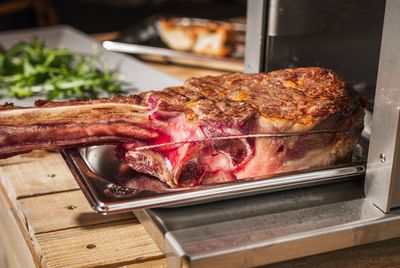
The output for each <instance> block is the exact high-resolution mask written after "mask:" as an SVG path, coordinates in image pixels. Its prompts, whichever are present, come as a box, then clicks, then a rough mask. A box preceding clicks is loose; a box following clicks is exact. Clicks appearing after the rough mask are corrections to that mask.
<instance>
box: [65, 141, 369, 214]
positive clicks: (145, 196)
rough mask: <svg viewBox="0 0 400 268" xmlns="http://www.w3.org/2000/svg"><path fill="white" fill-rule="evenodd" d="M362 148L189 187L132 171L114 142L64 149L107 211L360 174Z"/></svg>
mask: <svg viewBox="0 0 400 268" xmlns="http://www.w3.org/2000/svg"><path fill="white" fill-rule="evenodd" d="M363 151H364V152H365V150H362V148H361V146H360V145H359V146H358V148H357V149H356V150H355V151H354V153H353V155H354V156H353V162H351V163H347V164H342V165H336V166H332V167H329V168H325V169H312V170H302V171H301V172H291V173H284V174H283V173H282V174H275V175H273V176H265V177H261V178H250V179H248V180H242V181H238V182H230V183H223V184H215V185H200V186H197V187H194V188H190V189H186V188H183V189H170V188H168V187H167V186H165V185H164V184H163V183H162V182H160V181H158V180H156V179H151V178H150V177H149V176H146V175H143V174H140V173H136V172H134V171H133V170H131V169H130V168H129V167H127V166H125V165H124V164H123V163H121V162H120V161H119V160H118V159H117V158H116V157H115V155H114V146H113V145H102V146H92V147H87V148H82V149H66V150H63V151H62V155H63V157H64V159H65V161H66V163H67V165H68V167H69V168H70V170H71V172H72V174H73V175H74V177H75V179H76V181H77V182H78V184H79V186H80V188H81V189H82V191H83V193H84V194H85V196H86V198H87V199H88V201H89V203H90V205H91V206H92V207H93V209H94V210H96V211H97V212H99V213H102V214H109V213H116V212H125V211H131V210H134V209H142V208H150V207H160V206H171V205H188V204H194V203H202V202H209V201H215V200H221V199H228V198H234V197H239V196H246V195H252V194H258V193H265V192H272V191H280V190H284V189H292V188H298V187H305V186H311V185H318V184H322V183H329V182H337V181H340V180H346V179H349V178H354V177H355V176H360V177H362V176H363V175H364V174H365V161H364V160H363V159H364V156H362V152H363Z"/></svg>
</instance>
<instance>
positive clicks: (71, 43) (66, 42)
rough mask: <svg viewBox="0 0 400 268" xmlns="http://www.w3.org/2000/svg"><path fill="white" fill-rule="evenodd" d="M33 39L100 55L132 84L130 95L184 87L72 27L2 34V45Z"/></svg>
mask: <svg viewBox="0 0 400 268" xmlns="http://www.w3.org/2000/svg"><path fill="white" fill-rule="evenodd" d="M33 36H37V37H39V38H40V39H42V40H44V41H45V42H46V45H47V46H48V47H51V48H58V47H61V46H62V47H65V48H67V49H69V50H71V51H75V52H84V53H100V55H101V59H102V61H105V62H107V63H108V64H109V66H110V68H111V69H115V68H117V69H118V73H119V74H120V75H121V76H122V79H123V80H124V81H126V82H127V83H128V85H127V88H134V89H132V90H131V91H130V92H129V93H131V94H134V93H137V92H138V91H143V90H150V89H152V90H154V89H162V88H164V87H167V86H176V85H180V84H182V82H181V81H179V80H177V79H175V78H172V77H170V76H168V75H166V74H164V73H162V72H159V71H157V70H154V69H153V68H151V67H149V66H147V65H146V64H144V63H142V62H141V61H139V60H137V59H135V58H133V57H131V56H128V55H124V54H121V53H115V52H110V51H106V50H104V49H103V48H102V46H101V45H100V44H98V43H97V42H95V41H93V40H92V39H91V38H90V37H89V36H87V35H86V34H84V33H82V32H80V31H78V30H76V29H74V28H72V27H69V26H64V25H60V26H53V27H47V28H36V29H28V30H17V31H10V32H2V33H0V44H1V45H2V46H4V47H5V48H9V47H11V46H12V45H14V44H16V43H18V42H20V41H28V42H29V41H31V40H32V37H33ZM36 99H37V97H32V98H27V99H23V100H18V99H15V98H12V99H11V98H4V99H0V104H4V103H5V102H12V103H14V104H15V105H21V106H30V105H32V104H33V103H34V101H35V100H36Z"/></svg>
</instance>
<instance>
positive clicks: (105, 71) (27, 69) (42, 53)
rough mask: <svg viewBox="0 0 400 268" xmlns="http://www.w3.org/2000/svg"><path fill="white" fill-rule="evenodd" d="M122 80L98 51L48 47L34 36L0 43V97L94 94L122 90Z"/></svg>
mask: <svg viewBox="0 0 400 268" xmlns="http://www.w3.org/2000/svg"><path fill="white" fill-rule="evenodd" d="M123 85H124V83H123V82H122V81H121V80H120V79H119V77H118V75H117V73H116V72H115V71H112V70H110V69H109V68H107V66H106V64H105V63H102V62H101V61H100V60H99V56H98V55H86V54H78V53H73V52H71V51H69V50H67V49H64V48H59V49H50V48H48V47H46V46H45V43H44V42H43V41H42V40H40V39H38V38H36V37H34V38H33V39H32V42H31V43H26V42H21V43H18V44H16V45H14V46H13V47H11V48H10V49H8V50H6V49H3V48H1V47H0V89H3V90H6V91H7V92H5V93H3V94H0V98H1V97H7V96H8V97H16V98H20V99H22V98H26V97H31V96H39V97H45V98H46V99H48V100H54V99H66V98H83V99H86V98H96V97H98V96H99V94H101V93H107V95H112V94H119V93H123V90H122V86H123Z"/></svg>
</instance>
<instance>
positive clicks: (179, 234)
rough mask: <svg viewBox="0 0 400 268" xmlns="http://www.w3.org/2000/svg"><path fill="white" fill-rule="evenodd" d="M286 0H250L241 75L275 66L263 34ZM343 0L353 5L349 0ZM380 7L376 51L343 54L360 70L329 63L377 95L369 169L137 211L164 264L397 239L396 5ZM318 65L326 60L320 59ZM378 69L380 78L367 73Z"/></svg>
mask: <svg viewBox="0 0 400 268" xmlns="http://www.w3.org/2000/svg"><path fill="white" fill-rule="evenodd" d="M288 2H293V1H284V0H282V1H279V0H271V1H266V0H254V1H248V7H247V8H248V15H247V25H248V26H247V33H246V34H247V36H246V62H245V64H246V70H247V71H249V72H261V71H268V70H270V69H271V68H274V66H275V65H274V63H273V61H272V60H270V59H269V57H270V58H271V57H272V58H273V57H274V55H271V51H273V50H272V49H273V45H274V44H275V45H276V42H277V41H276V40H277V39H274V38H270V39H268V37H269V36H273V35H274V34H273V33H274V30H276V29H279V27H280V25H278V24H277V23H276V22H277V20H273V18H274V16H277V15H279V14H280V13H284V12H285V11H287V8H290V6H288ZM296 2H303V3H306V4H307V3H308V4H310V3H311V4H312V2H316V1H312V0H302V1H296ZM323 2H329V1H323ZM331 2H334V1H331ZM335 2H341V1H335ZM342 2H345V3H346V4H347V5H349V3H350V4H351V2H352V1H347V0H343V1H342ZM353 2H355V1H353ZM358 2H361V3H364V2H363V1H358ZM366 2H368V3H369V4H371V3H372V2H374V1H366ZM366 2H365V3H366ZM375 3H378V2H377V1H375ZM285 4H286V6H285ZM372 4H373V3H372ZM378 4H379V6H381V7H382V19H383V23H381V25H380V27H381V31H379V34H378V35H377V36H375V40H378V42H377V43H374V44H375V47H377V48H378V51H377V53H376V55H375V54H373V53H372V52H371V51H370V52H371V53H370V54H368V55H369V56H370V57H368V55H365V54H364V58H363V57H360V58H358V60H360V61H361V62H357V63H355V62H352V60H354V59H349V58H346V59H341V60H344V61H347V62H348V64H350V65H351V66H353V67H352V68H359V69H360V70H361V71H359V72H356V71H354V70H353V71H350V72H346V68H345V67H343V66H342V65H334V66H333V68H335V67H337V68H338V69H339V73H341V74H342V75H343V76H345V79H346V80H348V81H350V82H354V83H353V85H354V86H355V87H360V83H358V82H359V81H360V77H362V76H363V75H364V76H368V77H366V78H365V81H364V83H361V84H362V86H363V87H364V89H365V88H366V89H367V90H371V89H372V90H373V91H374V93H375V94H370V95H369V97H370V98H371V102H372V100H373V109H371V110H373V113H372V120H370V121H371V122H369V119H368V118H366V125H367V126H370V127H371V130H370V133H369V131H368V129H366V131H365V133H364V135H363V136H364V137H366V138H367V139H369V147H368V146H367V147H364V148H363V150H364V151H365V152H364V153H366V151H367V152H368V158H367V162H366V172H365V173H363V174H362V175H356V176H351V177H348V178H345V179H343V180H341V181H332V182H325V183H321V184H319V185H312V186H307V187H296V188H295V189H287V188H285V189H284V190H279V189H278V190H275V191H274V192H266V193H263V194H258V195H253V196H247V197H240V198H235V199H231V200H223V201H217V202H212V203H202V204H197V205H191V206H176V207H165V208H152V209H144V210H137V211H135V214H136V216H137V217H138V219H139V220H140V222H141V223H142V224H143V225H144V226H145V228H146V229H147V231H148V232H149V234H150V235H151V236H152V238H153V239H154V240H155V241H156V243H157V244H158V246H159V247H160V248H161V249H162V250H163V251H164V252H165V254H166V257H167V262H168V266H169V267H251V266H260V265H265V264H271V263H277V262H281V261H285V260H291V259H295V258H299V257H304V256H309V255H313V254H318V253H323V252H329V251H333V250H337V249H343V248H348V247H353V246H357V245H362V244H366V243H372V242H376V241H381V240H385V239H390V238H395V237H400V176H399V172H400V170H399V153H400V151H399V150H400V146H399V143H400V141H399V139H400V122H399V120H400V116H399V115H400V75H399V74H398V72H399V70H400V54H399V51H400V45H399V44H400V1H398V0H387V1H386V3H385V1H380V3H378ZM327 5H328V4H327ZM308 6H309V5H308ZM305 7H307V5H305ZM353 7H354V6H353ZM285 8H286V9H285ZM376 12H378V10H376ZM307 14H308V15H310V14H311V15H312V14H314V15H315V14H318V13H316V12H309V13H307ZM363 14H364V13H363ZM297 15H299V14H297ZM377 16H378V13H377ZM378 24H379V23H378ZM382 29H383V30H382ZM334 30H335V29H334ZM271 32H272V35H271ZM381 33H382V35H380V34H381ZM275 36H276V35H275ZM305 36H313V35H307V34H306V35H305ZM314 37H315V35H314ZM289 39H290V40H292V41H293V38H292V39H291V38H288V40H289ZM371 40H372V39H371ZM371 40H370V41H371ZM353 41H354V40H353ZM372 41H373V40H372ZM372 41H371V42H372ZM271 42H275V43H272V44H271ZM337 42H338V43H339V42H340V40H338V41H337ZM294 43H296V42H294ZM348 43H349V44H350V42H348ZM308 45H311V43H310V44H308ZM338 46H339V44H338ZM358 46H360V50H363V49H365V50H368V49H372V50H373V47H369V48H368V44H364V43H362V42H360V43H358ZM379 47H380V49H379ZM315 49H318V48H315ZM286 51H290V50H286ZM309 51H310V50H309ZM300 54H301V53H300ZM300 54H299V55H300ZM317 54H318V53H317ZM321 55H323V53H321ZM292 56H293V55H292ZM295 56H296V55H295ZM374 57H375V58H374ZM299 58H300V60H299ZM292 59H294V60H293V62H291V63H288V66H292V65H296V64H300V65H301V64H302V62H301V56H299V57H292ZM378 61H379V65H378V64H377V62H378ZM330 63H332V62H329V61H328V62H327V65H328V66H325V67H330V66H329V64H330ZM308 64H312V62H311V63H308ZM315 64H321V65H324V62H323V59H322V58H321V62H319V63H318V62H316V63H315ZM369 64H370V65H374V64H375V65H374V66H375V67H374V66H372V67H371V66H370V65H369ZM341 66H342V67H341ZM378 66H379V67H378ZM331 67H332V66H331ZM374 68H375V69H374ZM374 70H377V76H375V77H371V76H374ZM346 74H349V76H348V77H346ZM375 81H377V82H376V90H375V89H374V88H375V85H374V83H375ZM367 95H368V94H367ZM371 96H372V97H371ZM371 108H372V107H371Z"/></svg>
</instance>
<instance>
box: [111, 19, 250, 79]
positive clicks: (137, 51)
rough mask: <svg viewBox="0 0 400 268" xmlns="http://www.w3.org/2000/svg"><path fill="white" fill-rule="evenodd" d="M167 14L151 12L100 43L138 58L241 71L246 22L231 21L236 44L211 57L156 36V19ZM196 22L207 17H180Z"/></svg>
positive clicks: (200, 21)
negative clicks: (174, 46) (229, 50)
mask: <svg viewBox="0 0 400 268" xmlns="http://www.w3.org/2000/svg"><path fill="white" fill-rule="evenodd" d="M161 18H168V16H158V15H156V16H152V17H149V18H147V19H146V20H144V21H142V22H139V23H138V24H136V25H134V26H132V27H130V28H128V29H126V30H123V31H122V32H121V33H120V34H119V37H118V38H117V39H116V40H110V41H105V42H104V43H103V47H104V48H105V49H107V50H109V51H117V52H125V53H130V54H134V55H136V56H138V57H140V58H141V59H144V60H150V61H156V62H165V63H171V62H172V63H175V64H182V65H189V66H198V67H205V68H210V69H219V70H227V71H236V72H238V71H243V69H244V37H245V30H246V25H245V24H243V23H238V22H231V23H230V24H231V25H232V28H233V32H234V34H235V39H236V40H237V45H236V48H235V50H234V52H233V53H232V54H231V55H229V56H227V57H215V56H207V55H201V54H196V53H193V52H183V51H177V50H174V49H170V48H168V47H167V46H166V45H165V44H164V43H163V42H162V41H161V38H160V37H159V34H158V26H157V24H158V21H159V20H160V19H161ZM182 19H187V20H190V21H194V22H197V23H199V24H206V23H208V22H210V20H207V19H196V18H182Z"/></svg>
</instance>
